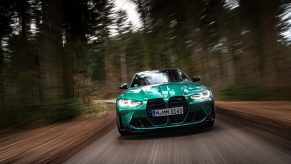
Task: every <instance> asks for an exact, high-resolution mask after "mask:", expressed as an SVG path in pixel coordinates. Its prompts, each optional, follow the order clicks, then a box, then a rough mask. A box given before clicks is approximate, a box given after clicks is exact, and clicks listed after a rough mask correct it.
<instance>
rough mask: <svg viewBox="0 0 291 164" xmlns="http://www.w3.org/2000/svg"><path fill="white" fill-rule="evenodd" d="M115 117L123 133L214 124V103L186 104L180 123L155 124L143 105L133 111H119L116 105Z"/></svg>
mask: <svg viewBox="0 0 291 164" xmlns="http://www.w3.org/2000/svg"><path fill="white" fill-rule="evenodd" d="M117 117H118V118H117V119H118V124H119V128H120V130H125V131H149V130H156V129H165V128H175V127H186V126H198V125H203V124H208V123H213V122H214V119H215V111H214V101H213V100H208V101H203V102H188V111H187V114H186V116H185V118H183V120H181V121H180V122H171V121H170V120H169V119H168V120H167V122H165V123H162V124H155V123H153V122H152V121H151V119H149V116H148V115H147V112H146V107H145V105H144V106H141V107H140V108H139V109H134V110H119V109H118V105H117Z"/></svg>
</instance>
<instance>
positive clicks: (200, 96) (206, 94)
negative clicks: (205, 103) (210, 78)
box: [190, 90, 212, 100]
mask: <svg viewBox="0 0 291 164" xmlns="http://www.w3.org/2000/svg"><path fill="white" fill-rule="evenodd" d="M211 97H212V93H211V91H209V90H204V91H201V92H198V93H195V94H193V95H191V96H190V98H191V99H193V100H201V99H207V98H211Z"/></svg>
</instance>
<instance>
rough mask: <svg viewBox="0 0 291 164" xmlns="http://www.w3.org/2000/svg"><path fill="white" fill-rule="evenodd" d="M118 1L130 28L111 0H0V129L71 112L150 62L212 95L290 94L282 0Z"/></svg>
mask: <svg viewBox="0 0 291 164" xmlns="http://www.w3.org/2000/svg"><path fill="white" fill-rule="evenodd" d="M127 1H128V3H134V4H135V5H136V9H137V12H138V14H139V17H140V23H141V27H140V28H137V27H135V26H134V25H133V23H132V22H131V21H130V20H129V18H128V15H127V12H126V11H124V10H116V8H115V7H114V1H113V0H1V1H0V40H1V44H0V46H1V47H0V128H3V127H4V128H5V127H7V126H23V125H32V124H33V125H35V124H41V123H44V122H55V121H62V120H65V119H70V118H74V117H76V116H78V115H80V114H81V113H82V111H83V110H86V108H90V107H89V106H90V105H88V104H90V100H92V99H107V98H115V97H116V96H117V95H118V94H119V93H121V91H120V90H119V89H118V86H119V84H120V83H123V82H130V80H131V77H132V75H133V74H134V73H136V72H139V71H143V70H151V69H160V68H180V69H181V70H183V71H184V72H186V73H187V74H188V75H189V76H194V75H198V76H200V77H201V79H202V80H201V83H202V84H205V85H207V86H209V87H210V88H211V89H212V90H214V91H215V92H214V93H215V97H217V99H235V100H291V76H290V75H291V44H290V43H291V27H290V26H291V23H290V21H291V1H290V0H195V1H190V0H127ZM87 110H88V109H87Z"/></svg>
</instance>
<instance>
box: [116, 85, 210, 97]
mask: <svg viewBox="0 0 291 164" xmlns="http://www.w3.org/2000/svg"><path fill="white" fill-rule="evenodd" d="M205 89H206V87H205V86H203V85H201V84H199V83H194V82H175V83H166V84H155V85H147V86H140V87H132V88H129V89H128V90H127V91H125V92H124V93H123V94H122V95H120V96H119V98H124V99H133V100H140V101H143V100H148V99H153V98H169V97H173V96H188V95H192V94H194V93H197V92H200V91H202V90H205Z"/></svg>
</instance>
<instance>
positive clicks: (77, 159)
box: [66, 114, 291, 164]
mask: <svg viewBox="0 0 291 164" xmlns="http://www.w3.org/2000/svg"><path fill="white" fill-rule="evenodd" d="M250 129H252V128H250V127H245V126H244V125H243V124H241V123H236V122H235V120H234V119H233V118H230V117H228V116H223V115H219V114H218V115H217V120H216V124H215V128H214V129H211V130H199V129H181V130H171V131H165V132H159V133H149V134H144V135H137V136H131V137H120V136H119V134H118V131H117V129H116V128H114V129H113V130H111V131H110V132H109V133H107V134H106V135H104V136H103V137H101V138H99V139H97V140H96V141H94V142H93V143H92V144H90V145H89V146H88V147H86V148H85V149H83V150H82V151H80V152H79V153H77V154H76V155H75V156H73V157H72V158H70V159H68V160H67V161H66V163H69V164H72V163H101V164H107V163H109V164H111V163H113V164H115V163H116V164H123V163H124V164H131V163H137V164H146V163H148V164H155V163H157V164H163V163H165V164H172V163H173V164H175V163H183V164H188V163H189V164H193V163H231V164H233V163H247V164H249V163H270V164H280V163H289V164H290V163H291V153H290V150H288V149H286V148H283V147H282V146H280V144H277V143H280V139H279V138H276V135H272V134H265V133H264V132H260V131H259V130H250ZM266 135H267V137H266ZM266 138H268V139H266ZM270 138H271V140H269V139H270ZM272 138H273V140H274V141H275V142H272Z"/></svg>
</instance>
